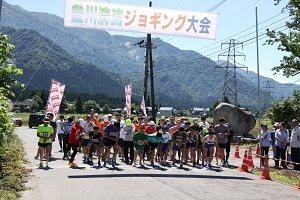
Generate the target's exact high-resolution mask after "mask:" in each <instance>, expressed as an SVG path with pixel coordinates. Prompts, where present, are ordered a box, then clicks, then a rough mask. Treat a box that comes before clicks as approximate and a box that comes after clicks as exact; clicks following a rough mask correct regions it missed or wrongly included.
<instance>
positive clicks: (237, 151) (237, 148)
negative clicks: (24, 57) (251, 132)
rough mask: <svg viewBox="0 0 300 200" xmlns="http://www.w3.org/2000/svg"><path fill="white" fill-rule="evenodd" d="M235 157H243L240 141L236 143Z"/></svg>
mask: <svg viewBox="0 0 300 200" xmlns="http://www.w3.org/2000/svg"><path fill="white" fill-rule="evenodd" d="M233 157H234V158H241V157H240V146H239V143H236V148H235V153H234V156H233Z"/></svg>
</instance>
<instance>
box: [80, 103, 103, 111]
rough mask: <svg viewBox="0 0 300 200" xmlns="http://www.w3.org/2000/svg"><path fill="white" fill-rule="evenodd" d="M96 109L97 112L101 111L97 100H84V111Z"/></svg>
mask: <svg viewBox="0 0 300 200" xmlns="http://www.w3.org/2000/svg"><path fill="white" fill-rule="evenodd" d="M92 108H93V109H94V110H95V111H96V112H97V111H99V109H100V106H99V104H97V103H96V101H93V100H87V101H86V102H84V104H83V112H84V113H88V112H89V111H90V109H92Z"/></svg>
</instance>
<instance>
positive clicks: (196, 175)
mask: <svg viewBox="0 0 300 200" xmlns="http://www.w3.org/2000/svg"><path fill="white" fill-rule="evenodd" d="M149 177H151V178H190V179H208V178H209V179H226V180H243V181H248V180H253V179H251V178H247V177H239V176H218V175H205V174H148V173H142V174H93V175H69V176H68V178H73V179H75V178H149Z"/></svg>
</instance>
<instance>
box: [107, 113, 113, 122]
mask: <svg viewBox="0 0 300 200" xmlns="http://www.w3.org/2000/svg"><path fill="white" fill-rule="evenodd" d="M107 120H108V121H109V122H111V120H112V114H108V115H107Z"/></svg>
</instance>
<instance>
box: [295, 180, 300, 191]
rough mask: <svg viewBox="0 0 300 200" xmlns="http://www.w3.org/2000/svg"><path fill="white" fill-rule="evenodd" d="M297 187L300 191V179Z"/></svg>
mask: <svg viewBox="0 0 300 200" xmlns="http://www.w3.org/2000/svg"><path fill="white" fill-rule="evenodd" d="M295 189H296V190H299V191H300V181H299V183H298V187H297V188H295Z"/></svg>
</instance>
